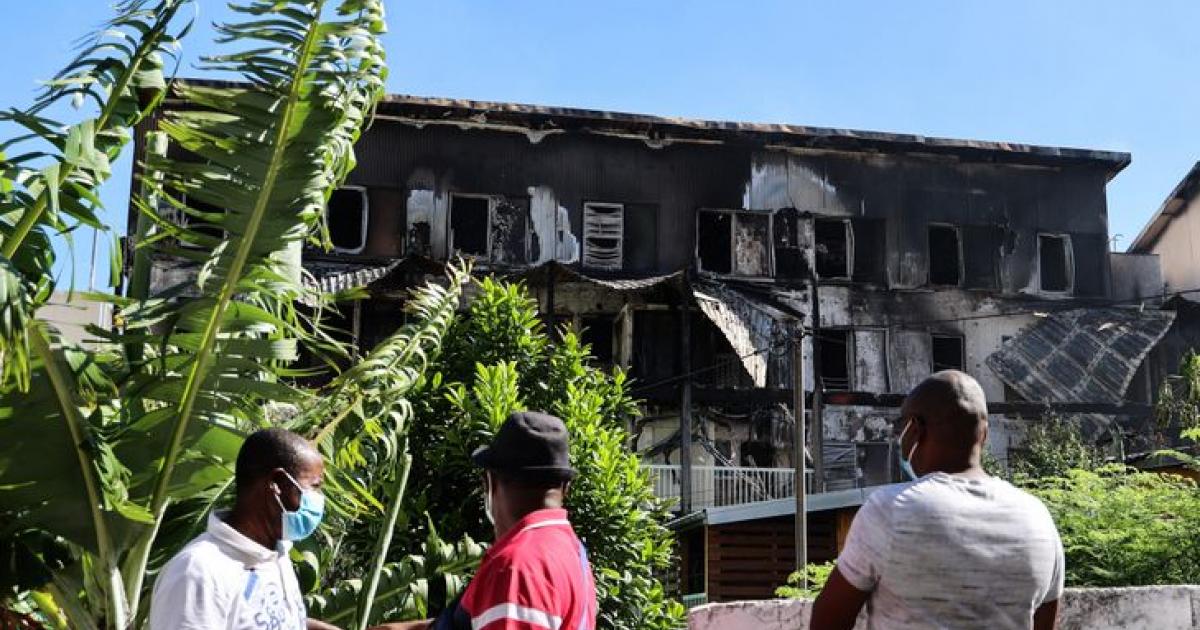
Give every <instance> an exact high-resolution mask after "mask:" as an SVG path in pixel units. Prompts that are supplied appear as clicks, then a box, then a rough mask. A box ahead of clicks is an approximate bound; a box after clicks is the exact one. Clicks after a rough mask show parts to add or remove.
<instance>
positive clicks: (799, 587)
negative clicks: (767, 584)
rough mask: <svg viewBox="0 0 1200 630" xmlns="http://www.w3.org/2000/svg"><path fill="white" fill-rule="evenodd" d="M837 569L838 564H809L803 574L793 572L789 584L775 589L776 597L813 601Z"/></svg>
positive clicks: (788, 580)
mask: <svg viewBox="0 0 1200 630" xmlns="http://www.w3.org/2000/svg"><path fill="white" fill-rule="evenodd" d="M836 567H837V563H836V562H822V563H809V564H808V565H806V566H805V567H804V571H803V572H800V571H793V572H792V574H791V575H789V576H788V579H787V583H786V584H784V585H783V586H780V587H779V588H776V589H775V595H776V596H777V597H784V598H788V599H813V598H815V597H816V596H817V595H819V594H820V593H821V589H823V588H825V583H826V582H828V581H829V576H830V575H831V574H832V573H833V570H834V569H835V568H836Z"/></svg>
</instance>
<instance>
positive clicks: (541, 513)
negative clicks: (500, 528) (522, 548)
mask: <svg viewBox="0 0 1200 630" xmlns="http://www.w3.org/2000/svg"><path fill="white" fill-rule="evenodd" d="M560 520H561V521H565V520H567V511H566V510H564V509H563V508H546V509H543V510H534V511H532V512H530V513H529V514H526V515H525V516H523V517H522V518H521V520H519V521H517V522H516V524H514V525H513V526H512V529H510V530H508V531H507V532H505V533H504V535H503V536H501V537H500V539H499V540H497V541H496V542H495V543H494V544H493V545H492V548H491V549H489V550H488V551H492V550H495V549H499V548H501V547H503V546H505V545H507V544H508V543H509V542H511V541H512V539H513V538H515V537H516V535H517V534H519V533H521V532H523V531H525V530H526V529H528V528H529V526H531V525H536V524H538V523H544V522H546V521H560Z"/></svg>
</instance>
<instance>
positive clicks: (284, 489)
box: [150, 429, 337, 630]
mask: <svg viewBox="0 0 1200 630" xmlns="http://www.w3.org/2000/svg"><path fill="white" fill-rule="evenodd" d="M324 474H325V463H324V462H323V461H322V460H321V455H320V454H319V453H318V452H317V451H316V449H314V448H313V447H312V445H311V444H309V443H308V442H307V441H305V440H304V438H302V437H300V436H299V435H296V434H295V433H292V432H290V431H286V430H284V429H266V430H263V431H259V432H257V433H254V434H252V435H251V436H250V437H248V438H246V441H245V443H244V444H242V448H241V450H240V451H239V452H238V458H237V470H236V473H235V476H236V484H237V500H236V502H235V503H234V507H233V509H232V510H230V511H229V512H221V513H214V514H212V515H211V516H209V519H208V530H207V531H206V532H204V533H203V534H201V535H200V536H198V537H196V539H195V540H193V541H191V542H190V543H188V544H187V546H186V547H184V548H183V549H182V550H181V551H180V552H179V553H178V554H177V555H176V556H175V557H174V558H172V559H171V560H170V562H168V563H167V565H166V566H165V567H164V568H163V570H162V572H161V574H159V576H158V581H157V582H155V584H154V596H153V598H152V599H151V601H150V629H151V630H337V629H336V628H334V626H331V625H329V624H326V623H324V622H321V621H317V620H314V619H308V618H307V615H306V614H305V608H304V599H303V597H302V595H301V593H300V586H299V583H298V582H297V581H296V574H295V572H294V571H293V569H292V563H291V560H290V559H289V558H288V550H289V549H291V544H292V542H293V541H297V540H301V539H303V538H305V537H307V536H309V535H310V534H312V533H313V532H314V531H315V530H316V528H317V525H319V524H320V522H321V517H322V516H323V515H324V510H325V497H324V495H323V494H321V481H322V477H323V476H324Z"/></svg>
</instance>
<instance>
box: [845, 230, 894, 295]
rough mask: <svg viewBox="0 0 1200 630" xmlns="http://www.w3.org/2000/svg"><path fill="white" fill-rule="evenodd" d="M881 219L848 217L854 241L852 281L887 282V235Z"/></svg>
mask: <svg viewBox="0 0 1200 630" xmlns="http://www.w3.org/2000/svg"><path fill="white" fill-rule="evenodd" d="M884 226H885V223H884V220H883V219H850V234H851V236H852V237H853V242H854V255H853V256H852V258H853V260H852V261H851V263H852V264H851V266H852V268H853V269H854V273H853V275H852V276H851V278H850V279H851V280H853V281H854V282H871V283H875V284H884V283H885V282H887V235H886V232H885V231H884Z"/></svg>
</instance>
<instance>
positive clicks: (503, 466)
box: [471, 411, 575, 481]
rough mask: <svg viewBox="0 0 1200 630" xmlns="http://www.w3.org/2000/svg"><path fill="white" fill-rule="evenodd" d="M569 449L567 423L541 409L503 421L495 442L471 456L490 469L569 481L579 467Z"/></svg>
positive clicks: (494, 439) (522, 413)
mask: <svg viewBox="0 0 1200 630" xmlns="http://www.w3.org/2000/svg"><path fill="white" fill-rule="evenodd" d="M568 452H569V451H568V448H567V426H566V425H565V424H563V421H562V420H560V419H558V418H556V417H554V416H552V415H550V414H546V413H539V412H537V411H518V412H514V413H512V414H510V415H509V416H508V419H507V420H505V421H504V424H502V425H500V430H499V431H497V432H496V437H495V438H493V439H492V443H491V445H490V446H484V447H482V448H480V449H479V450H477V451H475V452H474V453H473V454H472V455H471V459H472V460H474V461H475V463H476V464H478V465H479V466H481V467H483V468H486V469H487V470H495V471H498V472H505V473H512V474H516V475H519V476H522V477H527V478H533V479H558V480H562V481H569V480H571V479H572V478H573V477H574V476H575V469H574V468H571V460H570V456H569V455H568Z"/></svg>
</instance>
